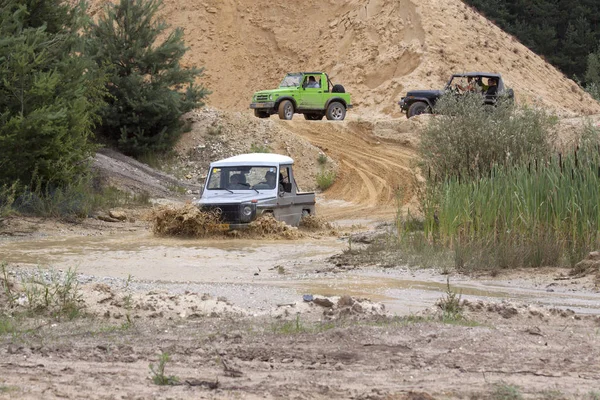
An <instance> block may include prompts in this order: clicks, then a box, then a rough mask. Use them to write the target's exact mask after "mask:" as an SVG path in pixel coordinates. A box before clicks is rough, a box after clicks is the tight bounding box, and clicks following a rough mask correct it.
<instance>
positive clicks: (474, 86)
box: [398, 72, 514, 118]
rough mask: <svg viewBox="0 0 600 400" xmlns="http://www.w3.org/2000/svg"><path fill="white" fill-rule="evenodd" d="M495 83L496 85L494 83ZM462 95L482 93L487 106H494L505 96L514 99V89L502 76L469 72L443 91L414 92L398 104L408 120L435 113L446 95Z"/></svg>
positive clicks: (453, 80) (454, 80)
mask: <svg viewBox="0 0 600 400" xmlns="http://www.w3.org/2000/svg"><path fill="white" fill-rule="evenodd" d="M492 81H493V82H495V85H494V84H493V83H492ZM447 92H452V93H455V94H457V95H461V94H463V93H466V92H474V93H481V95H482V99H483V102H484V103H485V104H489V105H494V104H496V102H497V101H498V98H500V97H502V96H505V97H507V98H509V99H514V92H513V90H512V89H509V88H507V87H506V86H505V85H504V81H503V80H502V76H501V75H500V74H494V73H488V72H467V73H464V74H454V75H452V76H451V77H450V80H449V81H448V83H446V86H444V89H443V90H413V91H410V92H408V93H407V94H406V97H402V98H401V99H400V101H399V102H398V104H399V105H400V109H401V110H402V111H403V112H406V118H410V117H414V116H415V115H420V114H430V113H431V112H433V109H434V107H435V104H436V102H437V101H438V99H439V98H440V97H441V96H442V95H443V94H445V93H447Z"/></svg>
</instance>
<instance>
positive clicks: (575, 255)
mask: <svg viewBox="0 0 600 400" xmlns="http://www.w3.org/2000/svg"><path fill="white" fill-rule="evenodd" d="M443 100H444V101H443V102H442V104H441V105H440V107H442V108H443V110H444V112H445V115H442V116H439V117H437V118H434V119H433V121H432V122H431V123H430V125H429V126H428V127H427V129H426V133H425V135H424V136H425V140H424V141H423V143H422V145H421V148H420V151H421V155H422V159H423V160H424V162H423V165H424V166H426V165H427V166H431V168H428V169H427V171H428V174H427V175H428V176H427V179H426V185H425V186H424V187H421V188H420V190H419V193H420V202H421V204H420V206H421V211H422V216H423V231H422V236H421V235H416V234H407V232H406V230H407V226H408V225H407V221H408V220H405V219H402V218H400V219H398V231H399V236H400V237H401V243H402V245H403V246H405V247H408V246H412V247H415V246H417V245H418V246H420V248H421V251H422V252H423V253H425V249H426V248H427V247H431V248H434V249H445V251H446V252H448V253H450V254H452V255H453V257H454V266H455V268H457V269H460V270H467V271H469V270H473V269H477V268H483V269H491V270H493V271H495V270H499V269H502V268H512V267H540V266H557V265H563V264H565V263H566V264H571V265H574V264H575V263H577V262H578V261H579V260H581V259H582V258H583V257H584V256H585V254H587V252H589V251H590V250H593V249H594V248H595V247H596V246H597V245H598V244H599V239H600V236H599V232H600V192H598V189H597V188H598V187H600V151H599V147H598V144H599V143H600V140H599V137H600V136H599V134H598V131H597V130H596V129H594V128H593V127H591V126H585V127H584V129H583V130H582V132H581V134H580V136H579V147H577V148H574V149H572V150H570V151H569V152H566V153H555V154H552V139H551V138H553V135H554V120H553V118H552V117H550V116H548V115H546V114H545V113H543V112H541V111H538V110H533V109H527V108H519V107H515V106H512V105H510V104H506V103H501V104H500V105H499V106H498V107H497V108H495V109H493V110H490V111H485V108H484V106H483V105H481V100H480V99H478V100H477V102H475V99H473V98H466V99H464V103H460V102H459V101H458V100H456V99H454V98H448V97H446V98H444V99H443ZM469 103H470V104H469ZM444 107H445V108H444ZM457 124H458V125H457ZM506 127H509V128H510V130H507V129H506ZM448 132H452V134H451V135H450V134H448ZM453 141H456V142H457V143H458V144H453V143H452V142H453ZM429 171H431V173H429ZM415 238H422V240H418V241H417V240H415ZM423 239H424V240H423Z"/></svg>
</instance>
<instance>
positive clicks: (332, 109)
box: [327, 101, 346, 121]
mask: <svg viewBox="0 0 600 400" xmlns="http://www.w3.org/2000/svg"><path fill="white" fill-rule="evenodd" d="M344 118H346V107H344V105H343V104H342V103H340V102H338V101H333V102H331V103H330V104H329V107H327V119H328V120H333V121H342V120H343V119H344Z"/></svg>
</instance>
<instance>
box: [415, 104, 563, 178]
mask: <svg viewBox="0 0 600 400" xmlns="http://www.w3.org/2000/svg"><path fill="white" fill-rule="evenodd" d="M436 112H437V113H439V114H441V115H439V116H437V117H436V118H432V120H431V122H430V123H429V124H428V125H427V127H426V128H425V130H424V132H423V133H422V136H421V143H420V145H419V154H420V156H421V160H422V165H423V167H424V171H428V177H429V178H435V177H438V178H440V179H442V178H443V177H446V176H463V177H464V176H474V175H477V176H484V175H487V174H489V172H490V169H491V168H492V167H493V166H494V165H512V164H514V163H517V162H521V161H524V160H532V159H538V160H542V159H545V158H547V157H548V156H549V155H550V154H551V151H552V144H553V142H554V140H555V138H556V130H555V125H556V118H554V117H552V116H550V115H548V114H547V113H546V112H545V111H543V110H539V109H534V108H528V107H518V106H515V105H513V104H512V103H511V102H510V101H508V100H506V101H502V100H500V101H499V102H498V105H497V106H496V107H492V106H489V105H485V104H483V103H482V101H481V96H480V95H478V94H466V95H464V96H454V95H445V96H442V98H441V99H440V100H439V101H438V103H437V105H436Z"/></svg>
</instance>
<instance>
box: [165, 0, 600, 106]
mask: <svg viewBox="0 0 600 400" xmlns="http://www.w3.org/2000/svg"><path fill="white" fill-rule="evenodd" d="M418 4H419V5H417V3H416V2H412V1H410V0H329V1H326V0H318V1H317V0H305V1H302V2H297V3H290V2H286V1H282V0H252V1H249V0H205V1H189V0H165V9H164V13H165V16H166V18H167V21H168V22H169V23H170V24H171V25H172V26H181V27H183V28H184V29H185V34H186V41H187V44H188V45H189V46H190V48H191V50H190V51H189V52H188V53H187V55H186V58H185V63H186V64H188V65H192V64H193V65H197V66H204V67H206V76H205V79H203V83H204V84H205V85H206V86H208V87H209V88H210V89H211V90H212V91H213V94H212V96H211V97H210V99H209V105H211V106H213V107H216V108H219V109H224V110H239V111H242V110H247V106H248V103H249V101H250V96H251V95H252V93H253V92H254V91H256V90H259V89H268V88H273V87H276V86H277V85H278V83H279V81H280V80H281V78H282V76H283V75H284V74H285V73H286V72H288V71H302V70H324V71H326V72H328V73H329V74H330V76H331V78H332V80H333V81H334V82H336V83H342V84H343V85H344V86H345V87H346V89H347V90H348V91H350V92H351V93H352V94H353V103H354V104H355V105H356V110H355V112H353V113H352V114H351V115H349V118H352V117H353V116H356V115H360V116H363V117H368V116H381V115H382V114H383V115H388V116H399V113H398V106H397V104H396V103H397V101H398V100H399V99H400V97H401V96H402V95H403V94H404V93H405V92H406V90H408V89H426V88H441V87H442V86H443V84H444V83H445V81H446V80H447V78H448V76H449V75H450V74H451V73H452V72H462V71H470V70H478V71H494V72H500V73H502V74H503V76H504V77H505V80H506V82H507V84H508V85H509V86H511V87H513V88H514V90H515V93H516V96H517V98H518V99H519V101H526V102H528V103H540V104H542V105H545V106H547V107H550V108H552V109H554V110H555V111H556V112H558V113H559V114H561V115H563V116H575V115H587V114H595V113H600V106H599V105H598V104H597V103H595V102H593V101H592V100H591V98H590V97H589V96H588V95H587V94H586V93H585V92H584V91H582V90H581V89H580V88H579V87H578V86H577V85H576V84H575V82H573V81H572V80H569V79H567V78H565V77H564V76H563V75H562V74H561V73H560V72H559V71H557V70H556V69H555V68H554V67H552V66H551V65H550V64H548V63H546V62H545V61H544V60H543V59H542V58H540V57H539V56H537V55H535V54H534V53H532V52H531V51H529V50H528V49H527V48H526V47H525V46H523V45H521V44H520V43H519V42H517V41H516V39H514V38H513V37H511V36H510V35H508V34H506V33H504V32H503V31H502V30H501V29H499V28H498V27H496V26H495V25H494V24H492V23H491V22H489V21H488V20H486V19H485V18H484V17H483V16H481V15H479V14H478V13H476V12H475V11H473V10H472V9H470V8H469V7H467V6H466V5H465V4H464V3H462V2H461V1H459V0H423V1H420V2H419V3H418Z"/></svg>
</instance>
